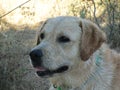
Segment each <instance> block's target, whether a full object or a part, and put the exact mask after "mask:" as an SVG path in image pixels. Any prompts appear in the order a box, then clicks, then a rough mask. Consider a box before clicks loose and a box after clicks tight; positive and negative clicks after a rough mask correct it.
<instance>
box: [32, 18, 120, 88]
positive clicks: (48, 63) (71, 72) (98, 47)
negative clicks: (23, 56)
mask: <svg viewBox="0 0 120 90" xmlns="http://www.w3.org/2000/svg"><path fill="white" fill-rule="evenodd" d="M41 33H45V38H44V39H43V40H41V39H40V34H41ZM61 35H64V36H67V37H69V38H70V40H71V41H70V42H68V43H65V44H63V43H62V44H61V43H59V42H57V38H58V37H59V36H61ZM105 40H106V36H105V34H104V32H102V30H100V29H99V28H98V27H97V25H95V24H94V23H92V22H91V21H88V20H85V19H80V18H77V17H69V16H63V17H57V18H51V19H48V20H47V21H45V23H44V24H43V25H42V26H41V29H40V31H39V35H38V39H37V46H36V47H35V48H34V49H39V48H42V50H44V53H45V56H44V57H43V66H44V67H46V68H48V69H50V70H54V69H56V68H59V67H60V66H62V65H68V66H69V69H68V70H67V71H66V72H64V73H58V74H55V75H54V76H53V77H49V79H50V82H51V87H50V90H56V88H54V87H53V85H56V86H58V87H61V88H62V90H120V67H119V64H118V65H117V63H118V62H120V55H119V54H118V53H116V52H115V51H113V50H110V49H109V47H108V46H107V45H106V44H105V43H104V42H105ZM34 49H33V50H34ZM116 67H117V68H116ZM118 70H119V71H118Z"/></svg>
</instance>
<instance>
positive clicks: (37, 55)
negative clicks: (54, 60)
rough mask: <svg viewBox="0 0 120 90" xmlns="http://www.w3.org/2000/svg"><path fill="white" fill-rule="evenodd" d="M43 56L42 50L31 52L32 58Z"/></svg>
mask: <svg viewBox="0 0 120 90" xmlns="http://www.w3.org/2000/svg"><path fill="white" fill-rule="evenodd" d="M42 56H43V53H42V50H33V51H32V52H30V57H31V58H41V57H42Z"/></svg>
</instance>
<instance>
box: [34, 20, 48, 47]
mask: <svg viewBox="0 0 120 90" xmlns="http://www.w3.org/2000/svg"><path fill="white" fill-rule="evenodd" d="M46 22H47V21H41V22H40V27H39V28H38V32H37V33H38V34H37V43H36V44H37V45H38V44H39V43H40V40H41V39H40V34H41V32H42V30H43V28H44V26H45V24H46Z"/></svg>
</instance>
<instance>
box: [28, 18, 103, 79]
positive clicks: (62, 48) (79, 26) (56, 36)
mask: <svg viewBox="0 0 120 90" xmlns="http://www.w3.org/2000/svg"><path fill="white" fill-rule="evenodd" d="M90 28H91V29H90ZM97 29H98V27H97V26H95V25H94V24H93V23H92V24H91V22H88V21H84V20H81V19H79V18H76V17H57V18H52V19H48V20H47V21H45V22H44V24H43V25H42V26H41V28H40V31H39V35H38V39H37V46H36V47H35V48H33V49H32V51H31V53H30V57H31V61H32V64H33V66H34V67H35V68H36V70H37V74H38V75H39V76H41V77H43V76H44V77H46V76H47V77H48V76H53V75H57V74H60V73H61V74H64V73H65V72H69V71H71V70H72V69H73V68H74V67H76V66H78V65H79V62H80V60H82V61H86V60H88V59H89V57H90V56H91V55H92V54H93V52H94V51H95V50H96V49H98V48H99V47H100V45H101V44H102V42H103V41H104V40H105V39H104V35H103V33H102V32H101V31H100V30H97ZM86 34H87V37H86ZM98 34H99V35H98ZM96 35H98V36H97V37H96ZM63 72H64V73H63Z"/></svg>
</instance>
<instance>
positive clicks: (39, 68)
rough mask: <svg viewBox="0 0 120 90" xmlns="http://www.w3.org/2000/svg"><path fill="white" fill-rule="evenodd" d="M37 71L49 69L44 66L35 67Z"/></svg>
mask: <svg viewBox="0 0 120 90" xmlns="http://www.w3.org/2000/svg"><path fill="white" fill-rule="evenodd" d="M34 68H35V71H36V72H39V71H46V70H47V69H45V68H44V67H34Z"/></svg>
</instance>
